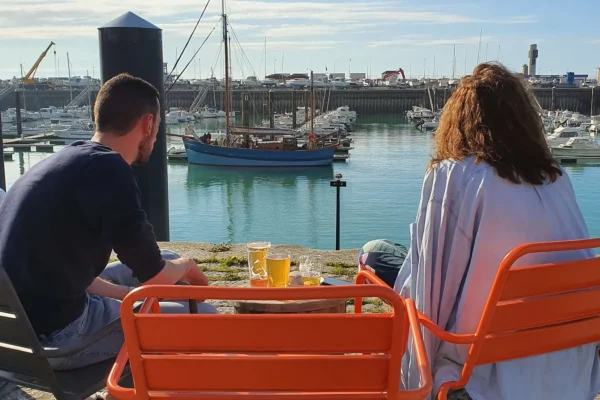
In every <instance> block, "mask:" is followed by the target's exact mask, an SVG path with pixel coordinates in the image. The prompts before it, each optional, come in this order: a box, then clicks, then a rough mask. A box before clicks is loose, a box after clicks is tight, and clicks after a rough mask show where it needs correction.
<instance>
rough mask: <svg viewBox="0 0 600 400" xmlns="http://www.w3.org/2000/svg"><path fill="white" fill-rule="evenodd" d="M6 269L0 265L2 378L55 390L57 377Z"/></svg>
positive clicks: (0, 376)
mask: <svg viewBox="0 0 600 400" xmlns="http://www.w3.org/2000/svg"><path fill="white" fill-rule="evenodd" d="M40 351H41V346H40V343H39V341H38V338H37V336H36V334H35V332H34V330H33V328H32V327H31V324H30V322H29V319H28V318H27V315H26V314H25V310H24V309H23V306H22V305H21V302H20V301H19V298H18V297H17V294H16V293H15V290H14V288H13V286H12V283H11V281H10V278H9V277H8V275H7V274H6V271H5V270H4V268H0V378H5V379H8V380H10V381H13V382H18V383H21V384H23V385H25V386H28V387H36V388H38V389H42V390H49V391H52V390H54V389H56V377H55V375H54V372H53V370H52V369H51V368H50V365H49V364H48V360H47V359H45V358H44V357H41V356H40Z"/></svg>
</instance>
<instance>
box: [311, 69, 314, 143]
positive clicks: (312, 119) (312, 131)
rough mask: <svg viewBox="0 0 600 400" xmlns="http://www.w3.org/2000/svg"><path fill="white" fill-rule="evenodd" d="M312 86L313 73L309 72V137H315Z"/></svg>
mask: <svg viewBox="0 0 600 400" xmlns="http://www.w3.org/2000/svg"><path fill="white" fill-rule="evenodd" d="M313 89H314V86H313V71H312V70H311V71H310V136H311V137H312V138H313V139H314V137H315V96H314V90H313Z"/></svg>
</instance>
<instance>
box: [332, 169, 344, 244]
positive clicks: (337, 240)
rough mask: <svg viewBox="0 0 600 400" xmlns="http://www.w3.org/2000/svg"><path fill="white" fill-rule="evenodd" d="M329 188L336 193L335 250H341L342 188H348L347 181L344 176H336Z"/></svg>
mask: <svg viewBox="0 0 600 400" xmlns="http://www.w3.org/2000/svg"><path fill="white" fill-rule="evenodd" d="M329 186H331V187H334V188H335V191H336V199H335V249H336V250H339V249H340V188H343V187H346V181H343V180H342V174H335V179H334V180H332V181H330V182H329Z"/></svg>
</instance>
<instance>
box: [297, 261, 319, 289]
mask: <svg viewBox="0 0 600 400" xmlns="http://www.w3.org/2000/svg"><path fill="white" fill-rule="evenodd" d="M322 274H323V263H322V259H321V256H320V255H313V256H308V255H307V256H302V257H300V275H301V276H302V283H303V285H304V286H320V285H321V276H322Z"/></svg>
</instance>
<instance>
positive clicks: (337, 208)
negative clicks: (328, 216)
mask: <svg viewBox="0 0 600 400" xmlns="http://www.w3.org/2000/svg"><path fill="white" fill-rule="evenodd" d="M335 191H336V199H335V249H336V250H339V249H340V186H339V185H338V186H337V187H336V188H335Z"/></svg>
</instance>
